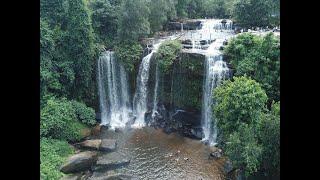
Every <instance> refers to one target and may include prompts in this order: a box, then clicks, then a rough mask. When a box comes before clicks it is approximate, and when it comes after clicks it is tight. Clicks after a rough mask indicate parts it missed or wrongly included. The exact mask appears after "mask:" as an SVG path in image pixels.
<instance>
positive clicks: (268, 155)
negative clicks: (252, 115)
mask: <svg viewBox="0 0 320 180" xmlns="http://www.w3.org/2000/svg"><path fill="white" fill-rule="evenodd" d="M261 120H262V121H261V125H260V129H259V141H260V142H261V144H262V146H263V147H264V150H263V155H262V157H263V159H262V160H263V164H262V168H263V169H264V170H265V171H266V172H268V173H269V174H277V173H278V174H279V173H280V101H279V102H277V103H273V104H272V107H271V110H270V111H269V112H268V113H264V114H262V117H261Z"/></svg>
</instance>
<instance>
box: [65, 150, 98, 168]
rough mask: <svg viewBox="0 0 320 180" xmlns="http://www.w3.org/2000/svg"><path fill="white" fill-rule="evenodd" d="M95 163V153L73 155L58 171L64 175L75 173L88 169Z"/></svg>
mask: <svg viewBox="0 0 320 180" xmlns="http://www.w3.org/2000/svg"><path fill="white" fill-rule="evenodd" d="M96 161H97V152H92V151H85V152H81V153H79V154H75V155H73V156H71V157H69V158H68V159H67V161H66V162H65V163H64V164H63V165H62V166H61V168H60V171H62V172H64V173H75V172H80V171H84V170H87V169H90V168H91V166H92V165H93V164H94V163H95V162H96Z"/></svg>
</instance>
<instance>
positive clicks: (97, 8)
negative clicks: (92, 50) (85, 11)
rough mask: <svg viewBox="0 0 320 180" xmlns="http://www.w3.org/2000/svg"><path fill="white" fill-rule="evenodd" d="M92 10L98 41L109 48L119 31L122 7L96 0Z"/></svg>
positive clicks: (93, 24)
mask: <svg viewBox="0 0 320 180" xmlns="http://www.w3.org/2000/svg"><path fill="white" fill-rule="evenodd" d="M90 9H91V10H92V27H93V29H94V31H95V33H96V34H97V36H98V41H101V43H104V45H107V46H109V45H110V44H112V43H113V41H114V39H115V34H117V29H118V19H119V14H120V12H119V9H120V5H118V4H117V3H115V5H112V4H111V3H110V1H109V0H95V1H92V2H91V3H90Z"/></svg>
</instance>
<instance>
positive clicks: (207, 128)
mask: <svg viewBox="0 0 320 180" xmlns="http://www.w3.org/2000/svg"><path fill="white" fill-rule="evenodd" d="M228 75H229V68H228V67H227V64H226V63H225V62H224V61H223V60H222V55H221V54H220V53H216V54H211V55H207V56H206V61H205V80H204V84H203V102H202V129H203V133H204V139H203V141H208V143H209V145H215V143H216V139H217V131H218V129H217V124H216V121H215V120H214V117H213V116H212V105H213V104H214V99H213V98H212V91H213V89H214V88H216V87H217V86H218V85H219V84H220V83H221V81H222V80H224V79H225V78H227V77H228Z"/></svg>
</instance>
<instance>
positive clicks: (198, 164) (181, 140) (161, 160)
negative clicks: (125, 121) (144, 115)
mask: <svg viewBox="0 0 320 180" xmlns="http://www.w3.org/2000/svg"><path fill="white" fill-rule="evenodd" d="M100 138H113V139H116V140H117V152H119V153H120V154H123V155H124V156H125V157H127V158H130V159H131V162H130V164H129V165H128V166H126V167H123V168H121V169H118V170H117V172H119V173H124V174H128V175H131V176H134V177H138V179H168V180H169V179H170V180H171V179H194V180H200V179H202V180H205V179H211V180H218V179H219V180H220V179H221V180H222V179H224V173H223V164H224V160H223V159H220V160H212V159H209V153H210V148H209V147H208V146H206V145H204V144H203V143H202V142H201V141H199V140H194V139H190V138H186V137H182V136H180V135H178V134H176V133H171V134H166V133H164V132H163V131H162V130H161V129H154V128H150V127H144V128H142V129H128V130H121V131H119V132H114V131H110V130H102V132H101V135H100Z"/></svg>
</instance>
